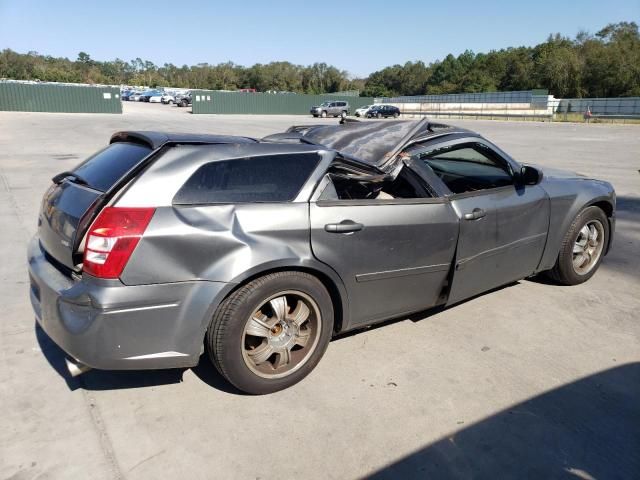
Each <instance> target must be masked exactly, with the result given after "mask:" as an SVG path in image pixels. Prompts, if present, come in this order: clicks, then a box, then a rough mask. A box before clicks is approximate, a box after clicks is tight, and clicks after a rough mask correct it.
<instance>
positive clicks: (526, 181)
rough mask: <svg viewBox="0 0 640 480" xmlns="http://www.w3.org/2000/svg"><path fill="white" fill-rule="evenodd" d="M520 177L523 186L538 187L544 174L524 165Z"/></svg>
mask: <svg viewBox="0 0 640 480" xmlns="http://www.w3.org/2000/svg"><path fill="white" fill-rule="evenodd" d="M518 176H519V180H520V183H521V184H522V185H538V184H539V183H540V182H541V181H542V172H541V171H540V170H538V169H537V168H534V167H532V166H530V165H524V166H523V167H522V168H521V169H520V175H518Z"/></svg>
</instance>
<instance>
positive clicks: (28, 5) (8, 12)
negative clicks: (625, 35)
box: [0, 0, 640, 76]
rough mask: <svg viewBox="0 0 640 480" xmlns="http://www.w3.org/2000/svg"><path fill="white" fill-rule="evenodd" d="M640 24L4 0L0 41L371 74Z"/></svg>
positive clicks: (404, 1) (416, 9)
mask: <svg viewBox="0 0 640 480" xmlns="http://www.w3.org/2000/svg"><path fill="white" fill-rule="evenodd" d="M619 21H635V22H637V23H640V0H607V1H603V0H599V1H592V0H582V1H567V2H562V1H558V0H556V1H548V0H538V1H536V2H518V1H513V0H512V1H467V0H459V1H455V2H443V1H437V2H436V1H428V0H423V1H420V0H412V1H410V0H388V1H379V0H371V1H361V2H356V1H348V0H342V1H335V0H321V1H315V2H311V1H304V0H297V1H277V0H274V1H272V2H267V1H253V0H242V1H235V2H230V1H225V2H216V1H208V2H207V1H198V0H181V1H175V0H174V1H163V0H157V1H153V2H143V1H137V2H133V1H130V2H122V1H114V0H109V1H107V2H98V1H92V0H85V1H76V0H69V1H62V0H59V1H54V0H49V1H46V0H40V1H35V0H33V1H32V0H0V49H3V48H11V49H13V50H16V51H18V52H27V51H29V50H35V51H37V52H39V53H43V54H49V55H53V56H64V57H69V58H71V59H75V58H76V57H77V54H78V52H79V51H81V50H82V51H85V52H87V53H89V54H90V55H91V57H92V58H94V59H97V60H111V59H114V58H116V57H119V58H121V59H124V60H127V61H129V60H131V59H133V58H136V57H141V58H142V59H143V60H151V61H153V62H154V63H156V64H158V65H162V64H163V63H165V62H167V63H169V62H170V63H174V64H176V65H183V64H188V65H193V64H197V63H201V62H207V63H211V64H215V63H220V62H225V61H228V60H231V61H233V62H235V63H238V64H241V65H252V64H254V63H267V62H270V61H274V60H288V61H290V62H293V63H296V64H303V65H308V64H311V63H314V62H316V61H319V62H320V61H322V62H326V63H329V64H332V65H335V66H337V67H339V68H341V69H344V70H347V71H349V72H350V73H351V74H352V75H354V76H364V75H367V74H369V73H371V72H372V71H375V70H378V69H380V68H382V67H385V66H389V65H393V64H396V63H401V64H402V63H404V62H406V61H408V60H412V61H413V60H423V61H424V62H427V63H428V62H431V61H434V60H437V59H440V58H442V57H444V56H445V55H446V54H448V53H453V54H454V55H457V54H459V53H461V52H463V51H464V50H465V49H471V50H473V51H475V52H487V51H489V50H491V49H500V48H503V47H508V46H520V45H535V44H536V43H539V42H541V41H544V40H545V38H546V37H547V36H548V35H549V33H552V32H560V33H562V34H564V35H568V36H574V35H575V34H576V33H577V32H578V31H580V30H588V31H590V32H592V33H593V32H595V31H597V30H598V29H600V28H601V27H603V26H605V25H606V24H607V23H610V22H619Z"/></svg>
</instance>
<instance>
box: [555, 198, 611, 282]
mask: <svg viewBox="0 0 640 480" xmlns="http://www.w3.org/2000/svg"><path fill="white" fill-rule="evenodd" d="M608 242H609V221H608V220H607V216H606V215H605V214H604V212H603V211H602V209H600V208H598V207H587V208H585V209H584V210H582V211H581V212H580V213H579V214H578V215H577V216H576V218H575V219H574V220H573V222H572V223H571V226H570V227H569V229H568V230H567V233H566V234H565V236H564V239H563V240H562V245H561V246H560V253H559V254H558V259H557V260H556V264H555V266H554V267H553V268H552V269H551V270H549V271H547V272H546V274H547V276H548V277H549V278H551V279H552V280H554V281H555V282H557V283H559V284H561V285H579V284H581V283H584V282H586V281H587V280H589V279H590V278H591V277H592V276H593V275H594V274H595V273H596V271H597V270H598V267H600V263H601V262H602V257H603V256H604V251H605V249H606V248H607V245H608Z"/></svg>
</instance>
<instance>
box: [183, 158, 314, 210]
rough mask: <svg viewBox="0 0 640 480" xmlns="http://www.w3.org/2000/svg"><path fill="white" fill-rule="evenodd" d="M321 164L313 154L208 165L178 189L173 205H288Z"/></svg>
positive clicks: (244, 159) (238, 160) (220, 162)
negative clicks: (265, 203) (257, 203)
mask: <svg viewBox="0 0 640 480" xmlns="http://www.w3.org/2000/svg"><path fill="white" fill-rule="evenodd" d="M319 161H320V156H319V155H318V154H317V153H315V152H311V153H295V154H282V155H264V156H259V157H250V158H237V159H232V160H222V161H217V162H211V163H207V164H205V165H202V166H201V167H200V168H198V169H197V170H196V171H195V173H194V174H193V175H191V177H190V178H189V180H187V181H186V183H185V184H184V185H183V186H182V187H181V188H180V190H179V191H178V193H177V194H176V196H175V197H174V199H173V203H174V205H205V204H212V203H249V202H289V201H292V200H294V199H295V197H296V196H297V195H298V192H300V190H301V189H302V186H303V185H304V183H305V182H306V181H307V179H308V178H309V175H311V172H313V170H314V169H315V167H316V166H317V165H318V162H319Z"/></svg>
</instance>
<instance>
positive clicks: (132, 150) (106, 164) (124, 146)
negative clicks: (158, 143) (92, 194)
mask: <svg viewBox="0 0 640 480" xmlns="http://www.w3.org/2000/svg"><path fill="white" fill-rule="evenodd" d="M150 153H151V148H149V147H147V146H145V145H138V144H136V143H113V144H111V145H109V146H108V147H107V148H105V149H104V150H101V151H99V152H98V153H96V154H95V155H93V156H92V157H89V158H88V159H87V160H85V161H84V162H83V163H81V164H80V165H79V166H78V167H76V169H75V170H74V171H73V172H74V173H77V174H78V176H80V177H82V179H83V180H86V181H87V183H88V184H89V186H90V187H92V188H95V189H96V190H100V191H102V192H106V191H107V190H109V189H110V188H111V187H112V186H113V185H115V184H116V182H117V181H118V180H120V179H121V178H122V177H123V176H124V174H125V173H127V172H128V171H129V170H130V169H131V168H133V167H134V166H136V165H137V164H138V163H139V162H140V160H142V159H143V158H144V157H146V156H147V155H149V154H150Z"/></svg>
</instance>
